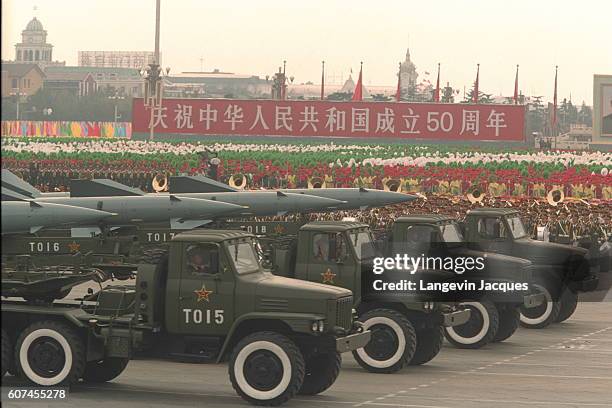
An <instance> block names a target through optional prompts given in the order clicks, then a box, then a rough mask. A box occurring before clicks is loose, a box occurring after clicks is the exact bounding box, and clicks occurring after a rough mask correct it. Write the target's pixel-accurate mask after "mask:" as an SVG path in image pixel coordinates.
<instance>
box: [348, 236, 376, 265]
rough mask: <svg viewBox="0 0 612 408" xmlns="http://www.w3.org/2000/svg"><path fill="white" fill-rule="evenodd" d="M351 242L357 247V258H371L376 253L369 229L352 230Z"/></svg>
mask: <svg viewBox="0 0 612 408" xmlns="http://www.w3.org/2000/svg"><path fill="white" fill-rule="evenodd" d="M349 237H350V239H351V244H353V246H354V247H355V253H356V254H357V259H365V258H371V257H373V256H374V255H375V251H374V243H373V242H372V236H371V234H370V232H368V231H352V232H350V233H349Z"/></svg>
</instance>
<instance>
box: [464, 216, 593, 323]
mask: <svg viewBox="0 0 612 408" xmlns="http://www.w3.org/2000/svg"><path fill="white" fill-rule="evenodd" d="M462 228H463V230H464V236H465V240H466V241H467V242H468V243H469V244H470V245H471V246H473V247H474V248H475V249H479V250H483V251H487V252H493V253H498V254H504V255H510V256H516V257H520V258H524V259H527V260H529V261H531V262H532V263H533V268H534V279H535V287H536V288H537V289H538V290H539V291H541V292H542V293H543V294H544V296H545V297H546V302H545V303H543V304H542V305H541V306H539V307H536V308H530V309H522V310H521V325H522V326H524V327H527V328H538V329H539V328H543V327H546V326H548V325H549V324H551V323H553V322H562V321H564V320H566V319H568V318H569V317H570V316H571V315H572V314H573V313H574V311H575V310H576V306H577V303H578V292H589V291H593V290H595V289H596V288H597V285H598V282H599V278H598V266H597V262H598V260H597V259H593V258H592V257H591V256H590V255H589V252H588V251H587V250H586V249H583V248H577V247H572V246H570V245H563V244H556V243H552V242H543V241H536V240H533V239H531V238H530V237H529V235H528V234H527V231H526V228H525V226H524V224H523V222H522V220H521V218H520V214H519V212H518V211H517V210H515V209H512V208H479V209H475V210H470V211H468V213H467V215H466V217H465V220H464V222H463V224H462Z"/></svg>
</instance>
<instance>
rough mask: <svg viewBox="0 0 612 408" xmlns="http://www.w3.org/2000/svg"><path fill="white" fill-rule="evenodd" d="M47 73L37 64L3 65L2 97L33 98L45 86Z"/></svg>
mask: <svg viewBox="0 0 612 408" xmlns="http://www.w3.org/2000/svg"><path fill="white" fill-rule="evenodd" d="M44 79H45V73H44V72H43V71H42V70H41V69H40V67H39V66H38V65H37V64H17V63H10V64H4V63H3V64H2V97H3V98H7V97H10V96H17V95H19V96H22V97H23V96H31V95H34V94H35V93H36V92H38V90H39V89H40V88H41V87H42V86H43V83H44Z"/></svg>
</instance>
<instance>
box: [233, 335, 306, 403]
mask: <svg viewBox="0 0 612 408" xmlns="http://www.w3.org/2000/svg"><path fill="white" fill-rule="evenodd" d="M304 366H305V364H304V357H303V356H302V353H301V351H300V349H299V348H298V347H297V346H296V345H295V343H294V342H293V341H291V340H290V339H289V338H288V337H286V336H284V335H282V334H279V333H275V332H265V331H264V332H257V333H253V334H251V335H249V336H246V337H245V338H243V339H242V340H240V342H238V344H237V345H236V347H234V350H233V352H232V357H231V360H230V365H229V375H230V380H231V382H232V386H233V387H234V389H235V390H236V392H237V393H238V395H240V396H241V397H242V398H243V399H244V400H246V401H248V402H249V403H251V404H254V405H266V406H277V405H280V404H283V403H285V402H287V401H288V400H290V399H291V398H293V397H294V396H295V395H296V394H297V392H298V391H299V390H300V388H301V387H302V383H303V382H304V372H305V367H304Z"/></svg>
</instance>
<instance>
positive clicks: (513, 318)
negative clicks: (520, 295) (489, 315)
mask: <svg viewBox="0 0 612 408" xmlns="http://www.w3.org/2000/svg"><path fill="white" fill-rule="evenodd" d="M497 310H498V313H499V327H498V328H497V333H496V334H495V337H494V338H493V342H495V343H497V342H500V341H504V340H507V339H509V338H510V337H511V336H512V335H513V334H514V332H515V331H516V330H517V329H518V327H519V323H520V321H521V313H520V311H519V308H518V307H507V308H498V309H497Z"/></svg>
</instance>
